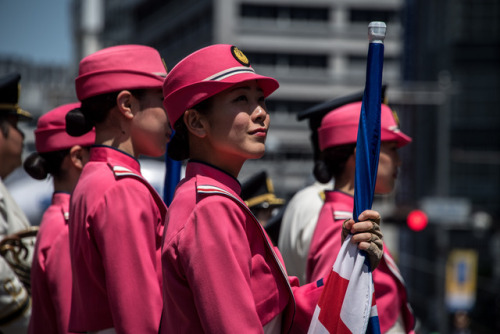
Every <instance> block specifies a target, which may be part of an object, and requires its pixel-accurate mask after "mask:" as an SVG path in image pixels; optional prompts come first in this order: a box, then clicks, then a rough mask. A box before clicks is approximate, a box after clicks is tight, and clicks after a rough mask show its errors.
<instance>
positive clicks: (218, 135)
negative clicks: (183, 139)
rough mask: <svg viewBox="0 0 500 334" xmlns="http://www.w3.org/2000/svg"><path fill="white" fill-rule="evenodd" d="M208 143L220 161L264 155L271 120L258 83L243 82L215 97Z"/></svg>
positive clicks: (209, 120)
mask: <svg viewBox="0 0 500 334" xmlns="http://www.w3.org/2000/svg"><path fill="white" fill-rule="evenodd" d="M206 117H207V121H208V129H207V134H206V137H205V140H207V141H209V143H210V146H211V147H212V148H213V154H214V156H217V159H218V160H219V161H226V162H227V161H238V162H241V163H243V162H244V161H245V160H247V159H257V158H260V157H262V156H263V155H264V153H265V149H266V144H265V143H266V137H267V131H268V129H269V123H270V118H269V114H268V113H267V109H266V104H265V97H264V93H263V92H262V89H261V88H260V87H259V85H258V84H257V81H246V82H242V83H240V84H238V85H236V86H233V87H232V88H230V89H228V90H226V91H223V92H222V93H219V94H217V95H216V96H214V97H213V100H212V108H211V110H210V112H209V113H208V114H207V116H206Z"/></svg>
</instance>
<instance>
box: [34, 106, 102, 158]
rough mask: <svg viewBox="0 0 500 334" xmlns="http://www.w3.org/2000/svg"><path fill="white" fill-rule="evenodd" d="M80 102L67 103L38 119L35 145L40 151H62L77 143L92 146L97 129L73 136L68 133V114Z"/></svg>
mask: <svg viewBox="0 0 500 334" xmlns="http://www.w3.org/2000/svg"><path fill="white" fill-rule="evenodd" d="M79 107H80V103H70V104H65V105H62V106H60V107H57V108H55V109H52V110H51V111H49V112H48V113H46V114H44V115H43V116H41V117H40V118H39V119H38V123H37V128H36V130H35V145H36V150H37V151H38V152H39V153H45V152H54V151H61V150H64V149H68V148H71V147H73V146H75V145H80V146H91V145H93V144H94V141H95V130H94V129H92V131H90V132H88V133H86V134H85V135H83V136H80V137H72V136H70V135H68V134H67V133H66V114H67V113H68V112H69V111H70V110H73V109H75V108H79Z"/></svg>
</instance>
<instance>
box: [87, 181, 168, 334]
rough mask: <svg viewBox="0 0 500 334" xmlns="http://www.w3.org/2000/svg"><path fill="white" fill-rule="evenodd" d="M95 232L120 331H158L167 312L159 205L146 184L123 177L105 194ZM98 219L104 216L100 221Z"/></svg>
mask: <svg viewBox="0 0 500 334" xmlns="http://www.w3.org/2000/svg"><path fill="white" fill-rule="evenodd" d="M94 217H95V219H96V221H95V222H94V224H93V226H94V230H92V231H89V232H90V234H91V235H92V236H93V238H94V240H95V243H96V246H97V248H98V249H99V252H100V254H101V257H102V265H103V268H104V272H105V276H106V289H107V293H108V299H109V305H110V309H111V312H112V316H113V323H114V326H115V330H116V331H117V332H118V333H155V332H157V331H158V327H159V324H160V318H161V311H162V292H161V285H160V284H161V283H160V281H161V279H160V278H161V268H160V267H159V247H160V241H161V236H159V235H158V234H157V227H158V224H161V220H162V217H160V213H159V210H158V208H157V206H156V204H155V202H154V200H153V198H152V196H151V194H150V193H149V190H148V189H147V188H146V186H145V185H143V184H141V183H140V182H139V181H137V180H135V179H131V178H130V179H128V178H127V179H122V180H120V181H119V182H118V183H117V186H115V187H113V188H111V189H110V190H109V191H107V192H106V193H105V194H104V198H103V200H102V201H101V205H100V206H99V208H98V209H97V211H96V213H95V216H94ZM97 220H98V221H97Z"/></svg>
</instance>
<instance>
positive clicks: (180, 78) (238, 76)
mask: <svg viewBox="0 0 500 334" xmlns="http://www.w3.org/2000/svg"><path fill="white" fill-rule="evenodd" d="M248 80H257V81H258V83H259V86H260V88H261V89H262V90H263V92H264V96H265V97H267V96H268V95H270V94H271V93H272V92H274V91H275V90H276V89H277V88H278V87H279V84H278V82H277V81H276V80H275V79H273V78H270V77H265V76H262V75H259V74H257V73H255V71H254V69H253V68H252V67H251V66H250V62H249V61H248V59H247V57H246V56H245V55H244V54H243V52H241V51H240V50H239V49H238V48H237V47H235V46H232V45H228V44H216V45H211V46H207V47H205V48H203V49H200V50H198V51H196V52H194V53H192V54H190V55H189V56H187V57H186V58H184V59H183V60H181V61H180V62H179V63H178V64H177V65H176V66H175V67H174V68H173V69H172V70H171V71H170V72H169V74H168V76H167V79H166V80H165V84H164V85H163V95H164V96H165V100H164V101H163V105H164V106H165V110H166V111H167V113H168V118H169V119H170V124H171V125H172V127H174V125H175V123H176V122H177V120H178V119H179V118H180V117H181V116H182V115H183V114H184V112H185V111H186V110H187V109H189V108H192V107H194V106H195V105H196V104H198V103H200V102H202V101H203V100H206V99H208V98H209V97H212V96H214V95H216V94H218V93H220V92H222V91H224V90H226V89H228V88H230V87H232V86H234V85H236V84H238V83H240V82H244V81H248Z"/></svg>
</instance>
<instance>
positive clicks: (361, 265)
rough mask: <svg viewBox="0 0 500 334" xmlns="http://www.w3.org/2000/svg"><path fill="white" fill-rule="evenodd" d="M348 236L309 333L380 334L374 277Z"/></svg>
mask: <svg viewBox="0 0 500 334" xmlns="http://www.w3.org/2000/svg"><path fill="white" fill-rule="evenodd" d="M350 240H351V236H350V235H349V236H348V237H347V238H346V240H345V241H344V244H343V245H342V248H341V249H340V252H339V254H338V256H337V259H336V261H335V264H334V265H333V270H332V272H331V273H330V275H329V277H328V280H327V282H326V284H325V287H324V290H323V292H322V294H321V297H320V299H319V302H318V305H317V306H316V310H315V312H314V315H313V319H312V321H311V325H310V327H309V331H308V333H310V334H326V333H336V334H343V333H356V334H361V333H363V334H364V333H379V331H378V330H377V328H378V326H371V324H370V323H371V322H374V321H375V322H376V323H377V324H378V314H377V305H376V304H375V296H374V289H373V280H372V273H371V271H370V268H369V266H368V264H367V263H366V257H365V256H364V255H363V254H360V252H359V251H358V249H357V246H356V245H355V244H352V243H351V242H350Z"/></svg>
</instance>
